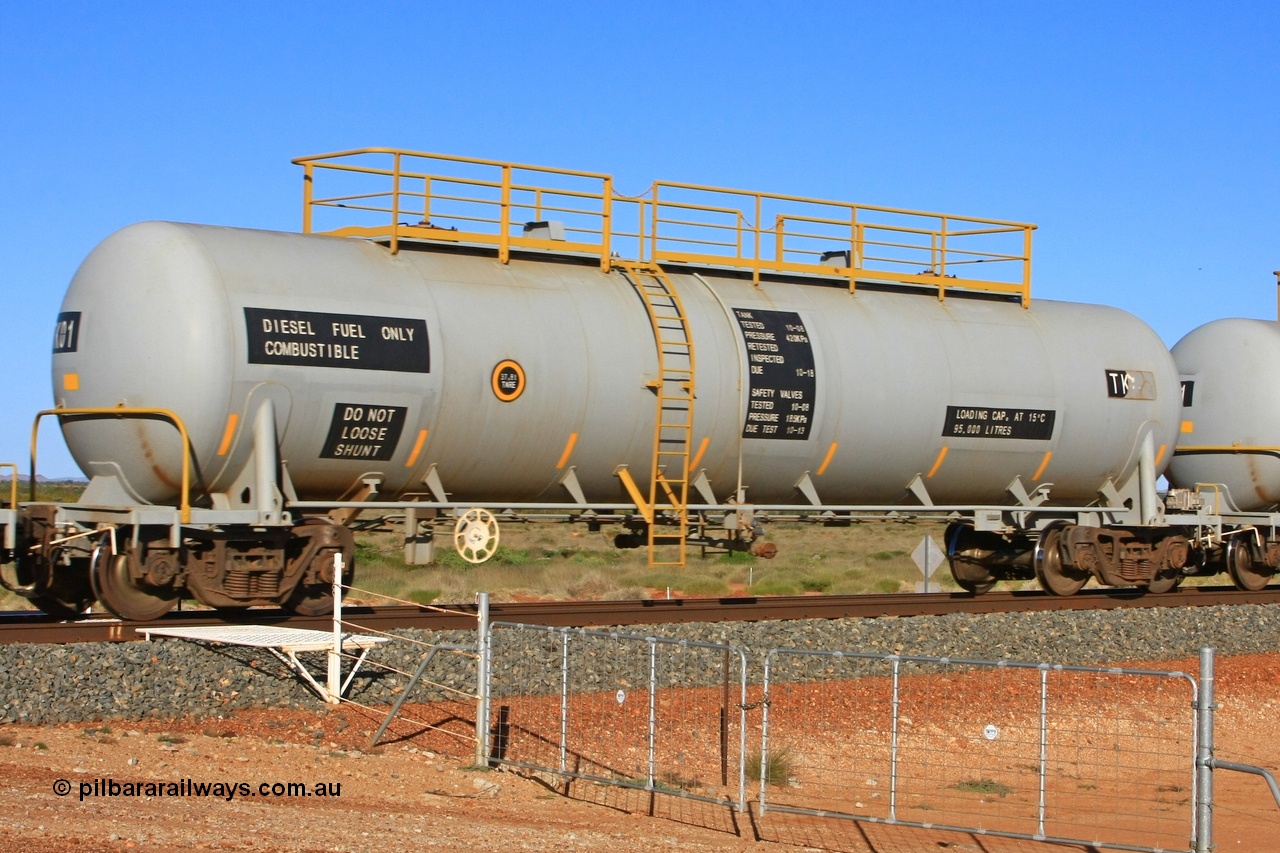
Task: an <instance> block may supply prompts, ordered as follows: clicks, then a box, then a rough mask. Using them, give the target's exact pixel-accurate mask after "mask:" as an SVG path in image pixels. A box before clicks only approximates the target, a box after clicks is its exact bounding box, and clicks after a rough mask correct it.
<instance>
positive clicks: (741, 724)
mask: <svg viewBox="0 0 1280 853" xmlns="http://www.w3.org/2000/svg"><path fill="white" fill-rule="evenodd" d="M489 637H490V639H489V649H488V655H489V665H488V666H489V684H490V688H489V708H490V710H489V715H490V720H489V731H490V733H491V743H490V761H491V762H492V763H494V764H501V765H507V766H511V767H519V768H523V769H525V770H531V771H535V772H539V773H544V774H549V775H551V776H552V777H556V778H559V779H561V780H565V782H566V785H567V781H568V780H570V779H581V780H586V781H588V782H592V783H596V784H599V785H608V786H620V787H624V788H634V789H640V790H643V791H648V792H650V793H651V794H667V795H671V796H676V797H683V798H688V799H693V800H702V801H706V802H711V803H719V804H729V805H733V806H735V807H736V808H737V809H738V810H742V809H744V808H745V806H746V775H745V765H746V740H747V731H746V726H745V718H746V710H745V708H746V704H747V701H746V700H747V658H746V653H745V652H744V651H743V650H742V649H740V648H737V647H734V646H727V645H719V644H715V643H700V642H693V641H687V640H672V639H665V638H660V637H646V636H637V635H630V634H621V633H617V632H610V631H594V630H584V629H578V628H547V627H541V626H532V625H521V624H514V623H503V622H495V623H493V625H492V630H491V632H490V635H489Z"/></svg>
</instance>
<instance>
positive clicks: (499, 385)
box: [492, 358, 524, 403]
mask: <svg viewBox="0 0 1280 853" xmlns="http://www.w3.org/2000/svg"><path fill="white" fill-rule="evenodd" d="M492 384H493V395H494V396H495V397H497V398H498V399H499V400H501V401H502V402H504V403H510V402H511V401H512V400H514V399H515V398H516V397H519V396H520V395H521V394H523V393H524V368H523V367H521V366H520V365H519V363H517V362H514V361H512V360H511V359H509V358H508V359H506V360H504V361H500V362H498V365H497V367H495V368H494V369H493V380H492Z"/></svg>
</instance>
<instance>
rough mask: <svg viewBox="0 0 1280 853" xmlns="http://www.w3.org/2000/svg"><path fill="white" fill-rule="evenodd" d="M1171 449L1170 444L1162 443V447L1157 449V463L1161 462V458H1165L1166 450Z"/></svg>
mask: <svg viewBox="0 0 1280 853" xmlns="http://www.w3.org/2000/svg"><path fill="white" fill-rule="evenodd" d="M1168 449H1169V445H1167V444H1162V445H1160V449H1159V450H1157V451H1156V464H1157V465H1159V464H1160V460H1161V459H1163V458H1164V452H1165V451H1166V450H1168Z"/></svg>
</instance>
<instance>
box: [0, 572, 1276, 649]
mask: <svg viewBox="0 0 1280 853" xmlns="http://www.w3.org/2000/svg"><path fill="white" fill-rule="evenodd" d="M1275 603H1280V586H1269V587H1267V588H1266V589H1264V590H1261V591H1259V592H1244V591H1241V590H1238V589H1236V588H1235V587H1230V586H1200V587H1187V588H1185V589H1181V590H1178V591H1176V592H1171V593H1166V594H1164V595H1143V594H1140V593H1138V592H1136V591H1133V590H1124V589H1090V590H1084V591H1082V592H1081V593H1079V594H1077V595H1073V596H1065V597H1058V596H1051V595H1047V594H1045V593H1043V592H1040V591H1036V590H1026V591H1017V592H1005V591H1001V592H989V593H987V594H985V595H982V596H977V597H975V596H972V595H969V594H968V593H961V592H944V593H914V594H910V593H909V594H895V595H808V596H770V597H766V598H751V597H742V598H674V599H650V600H628V601H534V602H494V603H492V604H491V605H490V608H489V613H490V619H492V620H493V621H500V622H523V623H526V624H533V625H551V626H559V627H590V626H601V625H650V624H657V623H671V622H756V621H765V620H788V619H840V618H849V617H860V618H878V617H887V616H937V615H943V614H947V613H1002V612H1004V613H1011V612H1030V611H1042V610H1095V609H1096V610H1114V609H1118V608H1122V607H1203V606H1209V605H1218V604H1275ZM343 616H344V619H345V621H347V622H349V623H351V624H353V625H359V626H365V627H368V628H371V629H376V630H379V631H390V630H394V629H396V628H421V629H432V630H446V629H461V630H469V629H473V628H474V627H475V624H476V623H475V620H476V605H475V604H455V605H448V606H445V607H439V608H436V609H427V608H423V607H414V606H379V607H367V606H346V607H344V608H343ZM232 621H234V622H235V623H236V624H259V625H287V626H289V627H294V628H320V629H327V628H330V627H332V625H333V620H332V619H331V618H330V617H327V616H314V617H301V616H295V615H292V614H290V613H287V612H285V611H283V610H275V609H254V610H249V611H247V612H245V613H242V614H238V615H237V617H236V618H235V619H234V620H232ZM227 622H228V620H227V619H225V618H222V617H220V616H219V615H218V614H217V613H216V612H215V611H211V610H186V611H175V612H171V613H168V614H166V615H165V616H164V617H163V618H161V619H158V620H155V621H151V622H122V621H121V620H119V619H116V618H115V617H113V616H110V615H108V614H92V615H90V616H87V617H85V618H84V619H80V620H76V621H74V622H67V621H57V620H54V619H50V618H49V617H47V616H45V615H44V614H40V613H31V612H8V613H0V643H89V642H123V641H131V640H137V639H139V638H140V637H139V634H138V632H137V631H136V630H135V629H137V628H142V627H160V626H168V627H173V626H178V625H183V626H196V625H221V624H226V623H227Z"/></svg>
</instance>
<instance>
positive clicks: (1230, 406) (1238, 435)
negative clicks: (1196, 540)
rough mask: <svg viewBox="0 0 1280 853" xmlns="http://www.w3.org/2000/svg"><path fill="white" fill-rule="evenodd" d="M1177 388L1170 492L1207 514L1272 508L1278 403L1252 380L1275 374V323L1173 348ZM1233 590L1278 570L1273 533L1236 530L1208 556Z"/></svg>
mask: <svg viewBox="0 0 1280 853" xmlns="http://www.w3.org/2000/svg"><path fill="white" fill-rule="evenodd" d="M1173 358H1174V361H1175V363H1176V364H1177V367H1178V372H1179V374H1180V375H1181V381H1182V405H1183V409H1182V417H1183V421H1182V427H1181V435H1180V439H1179V442H1178V446H1177V450H1176V453H1175V456H1174V458H1173V461H1172V462H1171V463H1170V466H1169V472H1168V478H1169V482H1170V484H1171V485H1173V486H1174V487H1176V488H1181V489H1185V490H1189V491H1196V492H1198V493H1199V494H1200V495H1201V496H1202V497H1203V499H1204V500H1205V501H1206V502H1207V503H1208V504H1209V509H1211V510H1212V511H1213V512H1214V513H1215V514H1222V513H1233V512H1243V513H1266V514H1269V513H1271V512H1274V511H1275V510H1276V509H1277V507H1280V395H1277V394H1275V393H1274V392H1271V391H1270V386H1269V385H1268V383H1267V382H1266V381H1265V380H1263V379H1260V377H1269V376H1274V375H1276V373H1277V371H1278V370H1280V323H1275V322H1271V321H1267V320H1252V319H1243V318H1228V319H1222V320H1214V321H1212V322H1209V323H1206V324H1204V325H1203V326H1200V327H1199V328H1196V329H1193V330H1192V331H1191V332H1189V333H1187V335H1186V336H1185V337H1183V338H1182V340H1180V341H1179V342H1178V343H1177V344H1175V345H1174V347H1173ZM1211 559H1213V560H1215V561H1216V562H1219V563H1223V564H1225V567H1226V570H1227V571H1228V572H1229V573H1230V575H1231V578H1232V580H1233V581H1235V583H1236V585H1237V586H1240V587H1242V588H1245V589H1261V588H1262V587H1263V586H1266V584H1267V582H1268V581H1269V580H1270V579H1271V577H1272V576H1273V575H1274V574H1275V571H1276V568H1277V567H1278V566H1280V539H1278V538H1277V535H1276V530H1275V527H1274V525H1267V524H1257V525H1250V526H1248V527H1247V528H1243V529H1242V530H1241V531H1240V533H1239V535H1236V536H1233V537H1230V538H1228V539H1227V540H1226V542H1225V544H1224V545H1223V547H1221V548H1219V549H1215V551H1214V552H1213V553H1212V555H1211Z"/></svg>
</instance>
